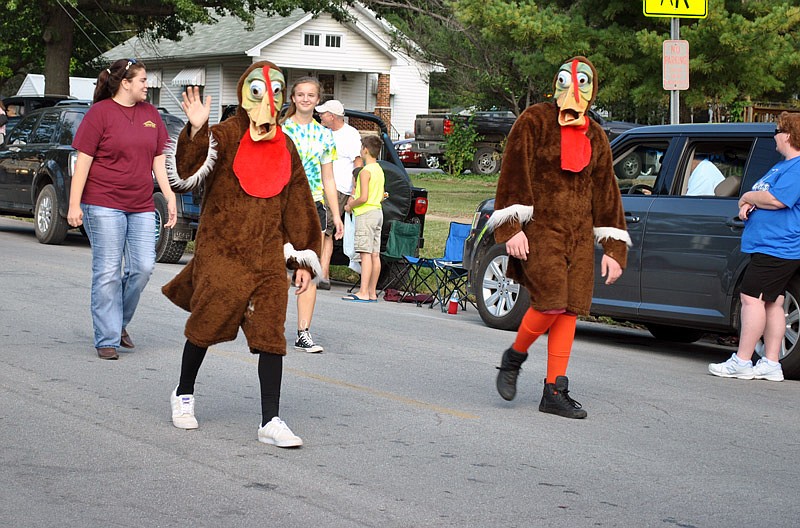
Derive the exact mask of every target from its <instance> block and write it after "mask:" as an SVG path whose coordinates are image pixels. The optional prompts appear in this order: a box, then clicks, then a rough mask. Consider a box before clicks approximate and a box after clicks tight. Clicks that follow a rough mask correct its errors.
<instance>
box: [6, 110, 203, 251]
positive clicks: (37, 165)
mask: <svg viewBox="0 0 800 528" xmlns="http://www.w3.org/2000/svg"><path fill="white" fill-rule="evenodd" d="M88 109H89V107H88V106H87V105H85V104H75V105H69V104H63V103H62V104H58V105H56V106H52V107H48V108H41V109H39V110H34V111H32V112H28V113H27V114H26V115H25V116H24V117H23V118H22V119H21V120H20V121H19V123H18V124H17V125H16V127H14V129H13V130H12V131H11V132H9V133H8V134H7V135H6V138H5V141H4V142H3V143H2V144H0V214H11V215H16V216H27V217H33V218H34V219H35V221H34V229H35V232H36V238H37V239H38V240H39V242H41V243H43V244H60V243H62V242H63V241H64V238H65V237H66V235H67V230H68V229H69V225H68V224H67V209H68V207H69V188H70V182H71V181H72V171H73V170H74V168H75V160H76V159H77V152H76V150H75V149H74V148H72V146H71V144H72V139H73V138H74V136H75V133H76V132H77V130H78V126H79V125H80V123H81V121H82V120H83V116H84V115H85V114H86V112H87V111H88ZM162 118H163V119H164V123H165V124H166V126H167V130H169V132H170V135H177V134H178V133H179V132H180V130H181V128H182V127H183V121H182V120H181V119H180V118H178V117H176V116H173V115H169V114H164V113H162ZM153 199H154V201H155V206H156V226H157V227H156V233H155V236H156V258H157V260H158V261H159V262H178V261H179V260H180V258H181V256H183V252H184V250H185V248H186V244H187V243H188V242H189V241H191V240H193V239H194V235H195V233H196V230H197V222H196V219H197V216H198V215H199V210H200V207H199V205H198V204H197V203H195V199H194V198H193V196H192V195H191V194H187V195H182V196H179V199H178V204H177V205H178V224H177V225H176V226H175V227H173V228H171V229H166V230H163V229H162V225H163V224H162V221H161V219H162V218H165V217H166V215H167V200H166V198H165V197H164V195H162V194H161V193H160V192H159V191H158V188H157V187H156V186H155V185H154V186H153Z"/></svg>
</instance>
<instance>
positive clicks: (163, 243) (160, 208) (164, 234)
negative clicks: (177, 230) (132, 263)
mask: <svg viewBox="0 0 800 528" xmlns="http://www.w3.org/2000/svg"><path fill="white" fill-rule="evenodd" d="M153 201H154V202H155V205H156V233H155V236H156V262H163V263H166V264H175V263H176V262H178V261H180V260H181V257H183V252H184V251H186V241H185V240H173V239H172V232H171V231H172V229H168V228H164V220H165V219H167V218H169V212H168V210H167V199H166V198H165V197H164V195H163V194H161V193H160V192H157V193H154V194H153Z"/></svg>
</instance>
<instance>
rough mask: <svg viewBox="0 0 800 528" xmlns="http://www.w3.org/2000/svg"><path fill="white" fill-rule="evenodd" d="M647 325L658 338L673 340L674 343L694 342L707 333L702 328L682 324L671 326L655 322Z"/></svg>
mask: <svg viewBox="0 0 800 528" xmlns="http://www.w3.org/2000/svg"><path fill="white" fill-rule="evenodd" d="M645 326H646V327H647V329H648V330H649V331H650V333H651V334H653V337H655V338H656V339H660V340H662V341H672V342H673V343H694V342H695V341H697V340H698V339H700V338H701V337H703V334H704V333H705V332H703V331H702V330H695V329H694V328H683V327H680V326H669V325H661V324H654V323H649V324H646V325H645Z"/></svg>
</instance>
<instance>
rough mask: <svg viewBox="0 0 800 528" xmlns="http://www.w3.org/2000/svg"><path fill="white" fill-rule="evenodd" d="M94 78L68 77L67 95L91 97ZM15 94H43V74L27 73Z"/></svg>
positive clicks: (82, 97) (79, 97)
mask: <svg viewBox="0 0 800 528" xmlns="http://www.w3.org/2000/svg"><path fill="white" fill-rule="evenodd" d="M96 81H97V80H96V79H90V78H88V77H70V78H69V95H70V96H72V97H75V98H77V99H91V98H92V97H93V96H94V85H95V82H96ZM17 95H45V83H44V75H41V74H39V73H29V74H28V75H26V76H25V80H24V81H22V86H20V87H19V90H17Z"/></svg>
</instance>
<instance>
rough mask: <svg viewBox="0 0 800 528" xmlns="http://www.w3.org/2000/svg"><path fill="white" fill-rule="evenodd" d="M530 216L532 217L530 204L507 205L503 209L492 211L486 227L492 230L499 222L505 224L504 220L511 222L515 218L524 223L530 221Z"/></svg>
mask: <svg viewBox="0 0 800 528" xmlns="http://www.w3.org/2000/svg"><path fill="white" fill-rule="evenodd" d="M531 218H533V206H532V205H520V204H514V205H509V206H508V207H506V208H504V209H499V210H497V211H495V212H493V213H492V216H491V217H490V218H489V221H488V222H486V229H488V230H489V231H493V230H494V228H496V227H497V226H499V225H500V224H505V223H506V222H511V221H513V220H516V221H517V222H519V223H520V224H526V223H527V222H530V220H531Z"/></svg>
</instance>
